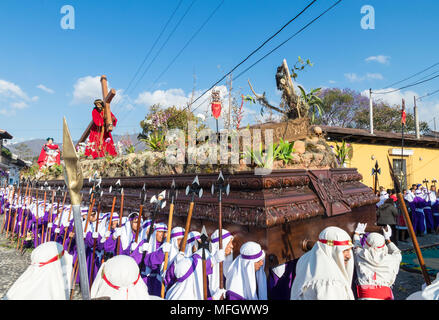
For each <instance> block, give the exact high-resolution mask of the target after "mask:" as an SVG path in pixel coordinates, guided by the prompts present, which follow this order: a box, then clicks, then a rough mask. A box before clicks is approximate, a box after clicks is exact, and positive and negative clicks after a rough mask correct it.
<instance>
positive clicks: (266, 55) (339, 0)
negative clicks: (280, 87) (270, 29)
mask: <svg viewBox="0 0 439 320" xmlns="http://www.w3.org/2000/svg"><path fill="white" fill-rule="evenodd" d="M341 1H342V0H338V1H337V2H336V3H334V4H333V5H332V6H331V7H329V8H328V9H326V10H325V11H324V12H323V13H321V14H320V15H319V16H317V17H316V18H314V19H313V20H312V21H311V22H309V23H308V24H306V25H305V26H304V27H302V28H301V29H300V30H299V31H298V32H296V33H295V34H293V35H292V36H291V37H289V38H288V39H287V40H285V41H284V42H282V43H281V44H280V45H278V46H277V47H275V48H274V49H272V50H271V51H270V52H268V53H267V54H265V55H264V56H263V57H262V58H260V59H259V60H258V61H256V62H255V63H253V64H252V65H251V66H249V67H248V68H247V69H245V70H244V71H242V72H241V73H240V74H239V75H238V76H237V77H235V80H236V79H237V78H239V77H240V76H241V75H243V74H244V73H245V72H247V71H248V70H250V69H251V68H253V67H254V66H255V65H256V64H258V63H259V62H260V61H262V60H264V59H265V58H266V57H268V56H269V55H270V54H272V53H273V52H274V51H276V50H277V49H279V48H280V47H281V46H282V45H284V44H285V43H286V42H288V41H289V40H291V39H292V38H293V37H295V36H296V35H297V34H299V33H300V32H302V31H303V30H305V29H306V28H307V27H308V26H310V25H311V24H313V23H314V22H315V21H316V20H318V19H319V18H320V17H321V16H323V15H324V14H325V13H327V12H328V11H330V10H331V9H332V8H334V7H335V6H336V5H338V4H339V3H340V2H341ZM227 75H228V74H227ZM227 75H226V76H227ZM222 79H224V77H223V78H222ZM216 84H218V82H217V83H215V85H216ZM215 85H214V86H215ZM214 86H212V87H211V88H213V87H214ZM211 88H210V89H211ZM210 89H209V90H210ZM205 93H206V92H205ZM205 93H203V94H202V95H201V96H199V97H198V98H197V99H196V100H195V101H194V102H196V101H197V100H198V99H199V98H201V97H202V96H203V95H204V94H205ZM194 102H193V103H194ZM203 103H204V102H202V103H201V104H200V105H199V106H198V107H196V108H195V109H193V110H192V111H195V110H196V109H197V108H199V107H200V106H201V105H202V104H203Z"/></svg>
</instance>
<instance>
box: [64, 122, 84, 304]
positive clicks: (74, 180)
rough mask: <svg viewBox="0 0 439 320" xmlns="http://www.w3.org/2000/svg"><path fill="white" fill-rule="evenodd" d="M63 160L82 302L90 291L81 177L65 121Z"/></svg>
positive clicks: (77, 158) (79, 166)
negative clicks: (82, 211) (73, 229)
mask: <svg viewBox="0 0 439 320" xmlns="http://www.w3.org/2000/svg"><path fill="white" fill-rule="evenodd" d="M63 158H64V165H65V168H64V179H65V182H66V185H67V187H68V189H69V192H70V199H71V204H72V206H73V209H72V210H73V219H74V225H75V235H76V245H77V251H78V254H77V256H78V261H79V279H80V284H81V295H82V299H83V300H90V289H89V284H88V274H87V260H86V258H85V244H84V232H83V231H82V219H81V208H80V204H81V189H82V184H83V175H82V170H81V165H80V163H79V157H78V155H77V154H76V151H75V147H74V146H73V142H72V138H71V136H70V132H69V129H68V127H67V122H66V119H65V118H64V124H63Z"/></svg>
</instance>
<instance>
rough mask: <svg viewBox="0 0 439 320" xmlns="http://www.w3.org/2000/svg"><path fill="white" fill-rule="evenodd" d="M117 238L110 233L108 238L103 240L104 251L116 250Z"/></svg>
mask: <svg viewBox="0 0 439 320" xmlns="http://www.w3.org/2000/svg"><path fill="white" fill-rule="evenodd" d="M116 243H117V239H116V240H114V239H113V234H111V235H110V236H109V237H108V239H107V240H106V241H105V242H104V250H105V251H106V252H114V251H115V250H116Z"/></svg>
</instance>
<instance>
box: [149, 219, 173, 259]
mask: <svg viewBox="0 0 439 320" xmlns="http://www.w3.org/2000/svg"><path fill="white" fill-rule="evenodd" d="M167 230H168V226H167V225H166V224H164V223H162V222H159V223H155V224H154V232H153V233H152V234H151V238H149V245H150V248H151V252H155V251H157V249H158V248H157V232H159V231H163V232H166V231H167ZM145 240H146V238H145ZM151 252H150V253H151Z"/></svg>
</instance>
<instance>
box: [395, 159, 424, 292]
mask: <svg viewBox="0 0 439 320" xmlns="http://www.w3.org/2000/svg"><path fill="white" fill-rule="evenodd" d="M387 160H388V162H389V170H390V176H391V177H392V180H393V184H394V186H395V191H396V193H397V196H398V200H399V201H398V204H399V208H400V209H401V211H402V213H403V214H404V218H405V223H406V225H407V229H408V231H409V234H410V238H411V239H412V242H413V247H414V249H415V252H416V255H417V257H418V261H419V265H420V267H421V270H422V275H423V276H424V279H425V283H426V284H427V286H428V285H430V284H431V281H430V276H429V275H428V272H427V269H426V267H425V263H424V258H423V257H422V252H421V249H420V248H419V244H418V239H417V238H416V233H415V231H414V230H413V225H412V221H411V219H410V216H409V213H408V211H407V207H406V205H405V201H404V198H403V196H402V194H401V187H400V184H399V181H398V179H397V178H396V176H395V174H394V172H393V168H392V165H391V163H390V159H389V157H387Z"/></svg>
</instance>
